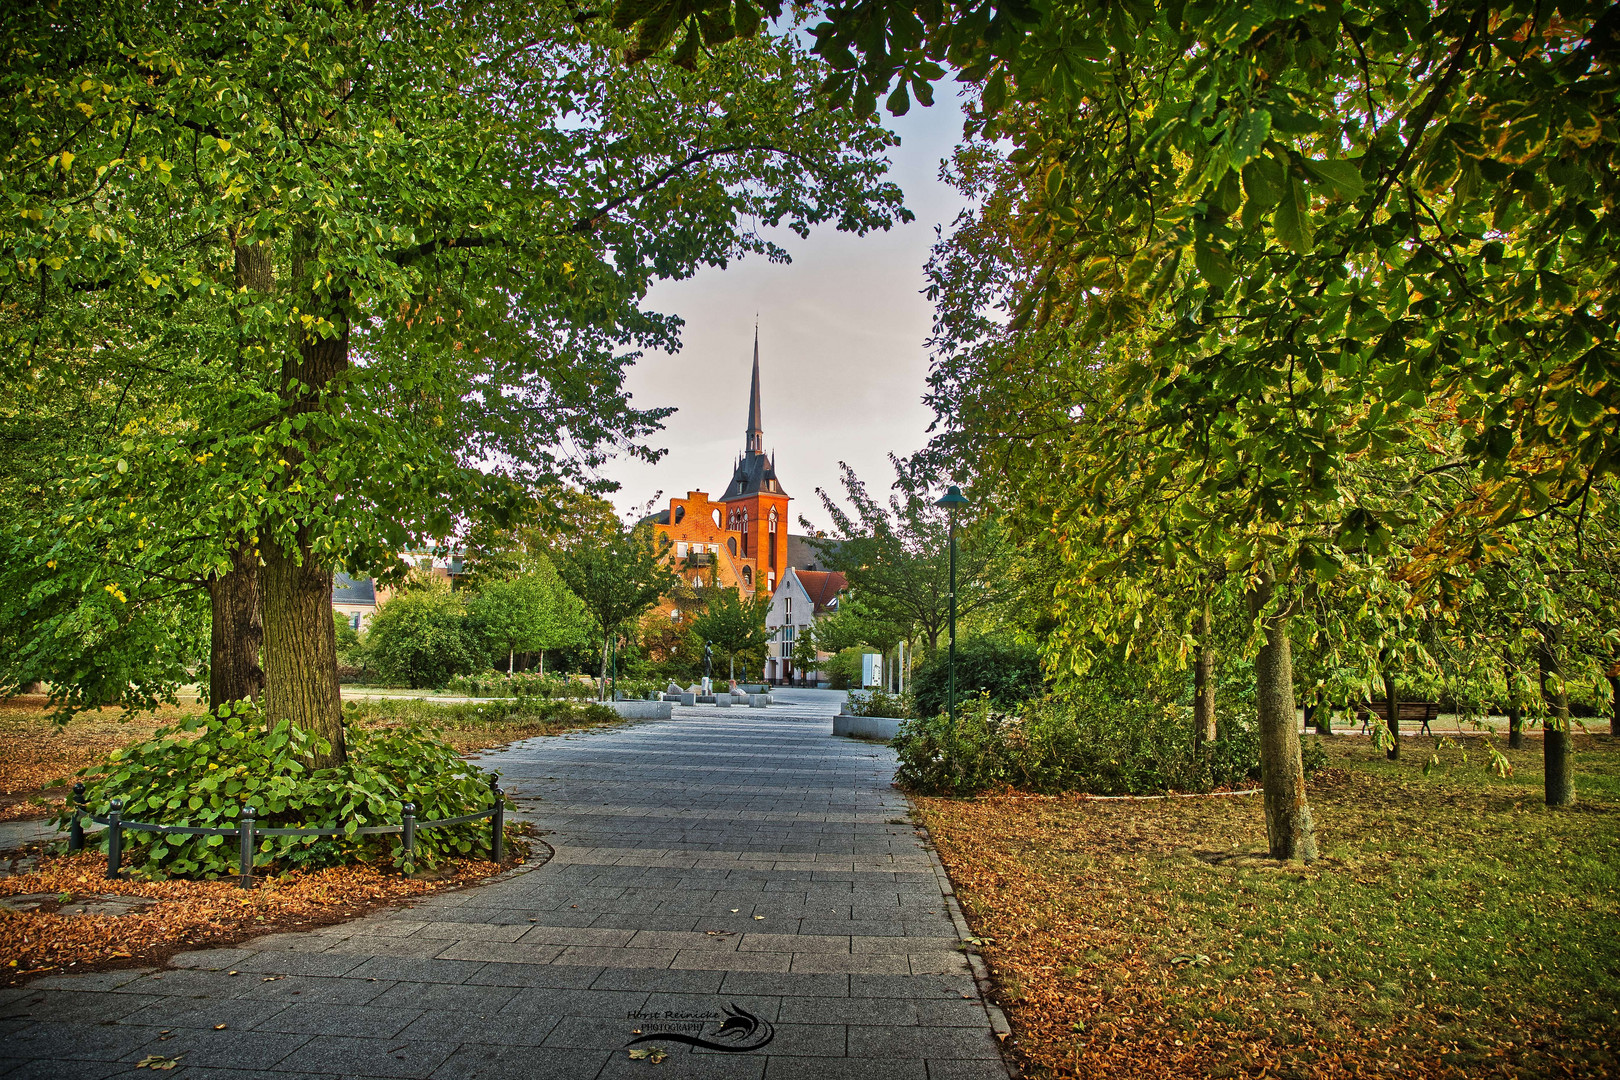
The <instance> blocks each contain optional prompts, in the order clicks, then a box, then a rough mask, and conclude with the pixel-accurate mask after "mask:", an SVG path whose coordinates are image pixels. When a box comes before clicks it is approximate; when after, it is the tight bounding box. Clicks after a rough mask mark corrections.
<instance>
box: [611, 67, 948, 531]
mask: <svg viewBox="0 0 1620 1080" xmlns="http://www.w3.org/2000/svg"><path fill="white" fill-rule="evenodd" d="M887 120H888V124H889V126H890V127H891V129H892V130H894V131H895V132H896V133H897V134H899V136H900V139H901V144H900V145H899V146H898V147H895V148H894V149H893V150H892V151H891V153H890V161H891V162H892V168H891V170H890V173H889V179H890V180H892V181H893V182H895V183H897V184H899V185H900V187H901V189H902V190H903V191H904V192H905V196H906V199H905V202H906V206H907V207H908V208H909V209H910V210H911V211H912V213H914V214H916V220H915V221H912V222H911V223H909V224H906V225H901V226H896V227H893V228H891V229H890V230H889V231H888V232H878V233H868V234H867V235H866V236H865V237H858V236H854V235H852V234H849V233H840V232H838V231H836V230H835V229H833V228H832V227H830V226H826V227H823V228H820V229H817V230H815V231H813V232H812V233H811V234H810V237H809V238H808V239H806V240H800V239H799V238H798V237H796V236H794V235H793V234H792V233H791V232H788V231H787V230H776V231H775V232H773V233H772V238H773V239H775V240H776V241H777V242H778V243H780V244H782V246H784V247H786V248H787V250H788V252H789V254H790V255H791V256H792V257H793V261H792V262H791V263H789V264H785V265H783V264H772V263H770V262H767V261H766V260H765V259H763V258H748V259H744V260H742V261H741V262H735V263H732V264H731V265H730V266H728V267H726V268H725V269H723V270H721V269H709V270H705V271H702V272H700V273H698V274H697V275H696V276H695V277H693V278H691V279H689V280H687V281H680V282H663V283H660V284H659V285H658V286H656V287H655V288H654V289H653V291H652V294H651V296H650V297H649V299H648V301H647V304H648V306H649V307H650V308H652V309H653V310H656V311H663V312H671V313H674V314H677V315H679V316H681V317H682V318H683V319H685V320H686V326H685V329H684V330H683V332H682V342H683V344H682V348H681V350H680V352H678V353H676V354H674V355H670V354H667V353H647V354H646V355H644V356H643V357H642V358H641V360H640V361H639V362H638V363H637V364H636V365H635V366H634V367H633V368H632V369H631V371H630V374H629V377H628V380H627V381H628V386H629V389H630V391H631V393H632V395H633V399H634V403H635V404H636V405H637V406H638V407H642V408H650V407H655V406H668V405H672V406H675V407H676V408H677V409H678V410H679V411H677V412H676V413H675V414H674V415H673V416H671V417H670V418H669V419H668V420H666V421H665V427H664V430H663V431H661V432H658V433H656V434H654V435H653V436H652V437H651V438H650V440H649V443H650V445H652V446H655V447H661V448H664V449H666V450H668V453H667V454H666V455H665V456H664V457H663V458H662V459H661V460H660V461H659V462H658V463H657V464H656V465H650V464H647V463H645V462H640V461H632V460H628V459H625V458H618V459H615V460H613V461H610V462H609V463H608V464H607V465H606V466H605V467H604V468H603V469H602V470H601V474H602V475H603V476H604V477H606V478H608V479H612V480H616V481H618V482H619V483H620V485H621V487H620V489H619V490H618V491H617V492H615V493H613V494H612V495H611V496H609V498H611V499H612V501H613V502H614V503H615V505H616V506H617V507H618V509H619V511H620V512H621V513H628V512H630V511H631V510H633V509H639V508H640V507H641V506H644V505H645V504H646V503H647V501H648V500H649V499H651V498H653V496H654V495H656V494H658V493H659V492H662V493H663V495H662V499H661V500H660V503H659V506H667V505H668V500H669V499H670V498H671V497H684V496H685V495H686V493H687V492H688V491H705V492H708V493H709V494H711V495H713V494H717V493H718V492H719V491H720V490H721V489H722V488H723V487H724V486H725V483H726V481H727V480H729V479H730V477H731V469H732V464H733V462H734V461H735V459H736V457H737V455H738V454H740V453H741V452H742V449H743V429H744V427H745V426H746V424H747V419H748V376H749V371H750V368H751V366H752V363H753V348H754V319H755V314H756V313H757V314H758V318H759V367H760V397H761V411H762V415H763V420H764V423H763V427H764V429H765V446H766V449H767V450H774V451H775V452H776V473H777V477H778V478H779V479H780V480H781V482H782V487H783V488H784V489H785V490H786V491H787V493H788V494H789V495H790V496H792V497H793V502H792V503H791V505H790V515H791V520H792V522H793V531H795V532H797V531H799V516H800V515H801V514H802V515H803V516H805V517H806V518H808V519H809V520H810V521H811V523H812V524H813V525H814V526H815V527H817V528H823V529H826V528H829V527H830V525H831V521H830V519H829V518H828V516H827V514H826V512H825V510H824V509H823V508H822V505H821V501H820V499H818V498H817V497H816V489H817V488H818V487H819V488H824V489H826V490H827V491H829V492H831V493H833V494H835V495H841V494H842V491H843V488H842V485H841V483H840V475H839V467H838V463H839V462H840V461H847V462H848V463H849V464H850V465H852V466H853V467H854V469H855V471H856V473H857V474H858V475H860V476H861V478H862V479H864V480H865V481H866V482H867V486H868V487H869V488H870V489H871V490H872V491H873V493H874V494H879V493H881V492H884V491H886V490H887V489H888V487H889V485H890V484H892V483H893V482H894V472H893V469H892V467H891V466H890V464H889V460H888V455H889V454H890V453H891V452H893V453H896V454H899V455H901V456H904V455H906V454H910V453H912V452H914V451H916V450H918V449H920V448H921V447H922V446H923V444H924V443H925V442H927V439H928V434H927V429H928V425H929V423H930V422H931V421H932V420H933V413H932V411H931V410H929V409H928V408H926V407H925V406H924V405H923V404H922V400H921V399H922V395H923V392H924V390H925V384H924V380H925V378H926V377H927V374H928V353H927V350H926V348H925V346H924V342H925V340H926V339H927V337H928V334H929V329H930V326H931V323H932V319H933V305H932V304H930V303H929V302H928V300H927V299H926V298H925V297H924V296H923V295H922V288H923V285H924V280H923V266H924V264H925V263H926V262H927V261H928V253H929V249H930V247H931V246H932V245H933V242H934V227H935V226H936V225H944V226H946V227H947V228H949V226H950V223H951V221H952V220H953V219H954V218H955V217H956V214H957V212H958V211H959V210H960V209H961V208H962V207H963V206H964V205H965V202H964V200H963V199H962V197H961V196H960V195H959V194H958V193H957V192H956V191H954V190H953V189H952V188H950V187H948V186H947V185H945V184H943V183H941V182H940V180H939V178H938V174H939V166H940V161H941V159H943V158H947V157H949V156H950V153H951V150H952V148H953V147H954V146H955V145H956V141H957V139H958V138H959V137H960V135H961V132H962V114H961V112H960V110H959V108H958V107H957V105H956V104H955V103H954V102H953V101H952V100H950V99H949V98H947V97H946V96H945V95H943V94H942V95H941V96H940V98H939V99H938V100H936V103H935V104H934V105H933V106H932V107H930V108H922V107H918V106H914V107H913V108H912V110H911V112H910V113H909V114H908V115H906V116H903V117H888V118H887ZM655 509H656V508H655Z"/></svg>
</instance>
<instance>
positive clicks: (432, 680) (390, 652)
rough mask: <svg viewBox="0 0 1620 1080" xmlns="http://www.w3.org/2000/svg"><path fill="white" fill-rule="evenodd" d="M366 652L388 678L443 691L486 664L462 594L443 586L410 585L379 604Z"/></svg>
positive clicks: (418, 687)
mask: <svg viewBox="0 0 1620 1080" xmlns="http://www.w3.org/2000/svg"><path fill="white" fill-rule="evenodd" d="M365 651H366V658H367V660H368V661H369V662H370V663H371V665H372V666H373V667H375V668H376V670H377V672H378V674H380V675H381V676H382V677H383V678H384V679H388V680H396V681H399V682H403V683H405V684H406V685H407V686H409V687H411V688H412V689H417V690H421V689H433V690H441V689H443V688H444V687H445V685H446V684H448V683H449V682H450V680H451V679H453V678H455V677H456V676H457V675H469V674H471V673H472V672H474V671H477V670H478V669H479V668H482V667H484V666H485V664H486V658H485V657H484V655H483V653H482V652H481V651H480V648H479V643H478V639H477V636H476V635H475V634H474V633H473V631H472V628H471V626H470V625H469V624H468V622H467V613H466V611H465V610H463V608H462V606H461V600H460V598H459V597H457V596H456V595H455V594H454V593H452V592H448V591H446V590H444V589H432V588H420V589H411V590H410V591H408V592H403V593H400V594H399V595H398V596H396V597H394V598H393V599H392V600H390V601H388V603H386V604H384V605H383V606H382V607H380V608H378V609H377V614H376V616H375V617H373V618H372V620H371V628H370V629H369V630H367V631H366V649H365Z"/></svg>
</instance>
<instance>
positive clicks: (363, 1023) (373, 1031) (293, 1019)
mask: <svg viewBox="0 0 1620 1080" xmlns="http://www.w3.org/2000/svg"><path fill="white" fill-rule="evenodd" d="M421 1015H422V1010H421V1009H401V1008H383V1007H381V1006H379V1005H375V1004H373V1005H333V1004H331V1003H329V1002H320V1001H298V1002H294V1003H293V1004H291V1005H287V1006H284V1007H282V1008H281V1010H280V1011H279V1012H277V1013H276V1014H275V1015H273V1016H269V1017H266V1018H265V1019H264V1020H263V1021H261V1022H260V1023H259V1024H258V1025H257V1026H258V1030H260V1031H284V1032H290V1033H295V1034H301V1035H354V1036H358V1037H360V1038H367V1039H390V1038H393V1037H394V1036H395V1035H398V1034H399V1033H400V1032H401V1031H403V1030H404V1029H405V1028H406V1027H407V1026H409V1025H410V1023H411V1021H413V1020H415V1019H416V1018H417V1017H419V1016H421Z"/></svg>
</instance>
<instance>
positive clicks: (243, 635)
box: [208, 536, 264, 709]
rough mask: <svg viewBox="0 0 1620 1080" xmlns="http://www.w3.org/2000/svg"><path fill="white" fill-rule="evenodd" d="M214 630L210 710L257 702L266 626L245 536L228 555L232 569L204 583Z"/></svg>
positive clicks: (256, 566) (252, 555)
mask: <svg viewBox="0 0 1620 1080" xmlns="http://www.w3.org/2000/svg"><path fill="white" fill-rule="evenodd" d="M208 598H209V606H210V609H211V612H212V616H213V625H212V627H211V629H210V634H209V639H208V705H209V707H210V708H212V709H217V708H219V707H220V706H221V705H223V704H225V703H226V702H231V701H248V700H251V701H257V700H259V695H260V693H262V692H263V690H264V668H262V667H260V666H259V646H260V645H262V644H263V642H264V621H263V619H262V618H261V617H260V614H259V556H258V554H257V553H256V552H255V551H254V550H253V543H252V541H251V540H249V539H248V538H247V537H245V536H244V537H238V538H237V540H236V546H235V547H234V548H232V550H231V568H230V569H229V570H227V571H226V572H225V573H223V574H215V575H213V576H212V577H210V578H209V579H208Z"/></svg>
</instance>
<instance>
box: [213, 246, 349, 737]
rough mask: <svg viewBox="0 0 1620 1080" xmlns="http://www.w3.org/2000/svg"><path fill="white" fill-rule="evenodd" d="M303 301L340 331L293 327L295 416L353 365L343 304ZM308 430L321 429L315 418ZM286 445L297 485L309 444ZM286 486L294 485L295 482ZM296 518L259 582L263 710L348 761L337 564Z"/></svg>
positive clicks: (297, 260)
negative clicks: (335, 617) (319, 552)
mask: <svg viewBox="0 0 1620 1080" xmlns="http://www.w3.org/2000/svg"><path fill="white" fill-rule="evenodd" d="M310 245H311V240H310V238H309V237H305V236H295V237H294V250H293V270H292V276H293V279H294V280H300V279H301V278H302V277H303V274H304V265H305V261H306V258H307V256H308V254H309V253H310V251H311V247H310ZM238 250H239V251H240V250H243V249H238ZM303 301H304V305H305V306H304V310H305V311H307V312H311V313H324V315H325V317H326V319H327V320H328V321H329V322H331V323H332V324H334V325H335V326H336V327H337V332H336V333H335V334H333V335H332V336H331V337H321V336H320V335H318V334H313V333H308V332H304V331H302V330H298V329H295V330H293V337H294V345H295V348H294V350H293V351H292V352H291V353H290V354H289V355H288V356H286V357H285V358H284V359H283V361H282V365H281V388H280V389H281V398H282V406H283V410H284V415H285V416H286V417H287V418H289V419H291V418H294V417H297V416H300V415H302V414H305V413H312V412H321V411H324V410H325V409H326V408H327V405H326V403H325V402H324V401H323V400H322V396H323V394H324V393H325V392H326V390H327V388H328V386H329V384H330V383H331V382H332V380H333V379H334V378H336V377H337V376H339V375H341V374H342V373H343V372H344V371H345V370H346V369H347V368H348V366H349V324H348V319H347V316H346V315H345V314H344V313H343V311H342V310H341V307H340V306H339V304H338V303H337V302H335V301H334V300H333V299H331V298H326V297H320V296H317V295H316V294H314V293H313V292H306V293H305V294H304V296H303ZM306 430H308V431H311V432H313V431H315V430H316V429H315V428H314V427H313V426H312V427H310V428H308V429H306ZM311 438H312V440H313V439H314V438H317V436H313V435H312V436H311ZM294 439H296V436H295V437H294ZM311 446H312V447H313V446H314V443H313V442H312V443H311ZM280 449H281V455H282V457H283V458H284V459H286V462H287V467H286V472H285V473H284V474H283V475H284V476H285V477H286V478H287V479H286V481H285V482H286V483H287V484H288V486H289V489H291V488H292V486H293V485H294V484H296V482H297V481H296V479H295V478H296V477H298V476H299V475H300V472H299V466H300V465H302V464H303V462H304V459H305V453H304V448H303V447H302V446H301V445H300V444H299V443H297V442H296V441H289V442H284V443H283V444H282V445H281V448H280ZM288 494H289V495H291V494H293V492H292V491H291V490H289V492H288ZM293 505H295V506H296V505H297V502H296V501H294V502H293ZM330 512H331V511H330V508H329V507H321V508H318V509H316V510H313V511H312V513H313V514H314V515H315V516H320V515H322V514H327V513H330ZM273 524H275V523H274V522H269V523H266V525H265V526H264V527H263V529H262V532H268V531H270V528H271V526H272V525H273ZM294 524H295V527H294V528H292V529H290V530H283V531H282V538H281V540H280V541H279V542H278V541H277V540H275V539H270V538H268V537H266V538H265V539H264V540H262V541H261V544H260V552H261V557H262V558H263V560H264V570H263V573H262V575H261V577H260V588H261V595H262V603H263V611H264V677H265V687H264V701H265V713H266V716H267V718H268V720H269V722H270V723H272V724H274V723H277V722H278V721H281V720H288V721H291V723H292V724H293V726H295V727H298V728H302V729H303V730H304V731H307V732H309V733H310V734H312V735H315V736H318V737H319V738H322V739H325V740H326V741H327V742H329V743H330V744H331V749H330V751H329V752H327V753H325V754H321V755H317V757H316V758H315V765H316V766H317V767H320V766H325V765H332V764H336V763H339V762H342V761H343V760H345V758H346V756H347V750H346V748H345V746H344V740H343V702H342V698H341V697H340V696H339V691H338V679H337V638H336V634H335V632H334V626H333V622H332V568H331V567H330V566H328V565H326V564H324V563H323V562H321V561H320V560H319V559H317V558H316V557H315V553H314V551H313V549H312V546H311V538H310V533H309V529H308V527H307V526H306V525H304V524H299V523H294ZM262 532H261V535H262ZM289 532H290V535H288V534H289Z"/></svg>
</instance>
